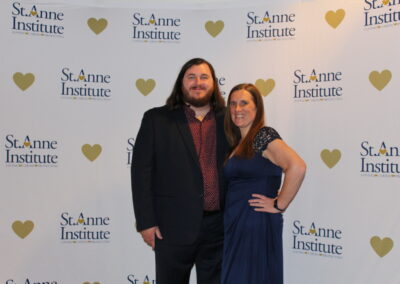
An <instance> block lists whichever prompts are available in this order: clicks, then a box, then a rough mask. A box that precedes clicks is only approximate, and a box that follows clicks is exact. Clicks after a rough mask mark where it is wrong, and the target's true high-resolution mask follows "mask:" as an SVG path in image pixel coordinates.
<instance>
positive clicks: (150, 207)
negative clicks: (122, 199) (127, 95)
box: [131, 111, 157, 231]
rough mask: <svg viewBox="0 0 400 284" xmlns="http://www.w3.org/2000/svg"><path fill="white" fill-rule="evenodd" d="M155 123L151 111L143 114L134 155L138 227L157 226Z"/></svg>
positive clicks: (133, 168) (134, 188)
mask: <svg viewBox="0 0 400 284" xmlns="http://www.w3.org/2000/svg"><path fill="white" fill-rule="evenodd" d="M154 139H155V137H154V125H153V121H152V118H151V113H149V111H148V112H146V113H145V114H144V115H143V119H142V124H141V126H140V129H139V132H138V134H137V137H136V142H135V146H134V149H133V155H132V166H131V182H132V197H133V207H134V212H135V218H136V229H137V230H138V231H142V230H144V229H147V228H150V227H153V226H157V221H156V217H155V212H154V204H153V194H154V193H153V189H152V179H153V176H152V175H153V169H154V154H155V153H154V151H155V145H154V142H155V141H154Z"/></svg>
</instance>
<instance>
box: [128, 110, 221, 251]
mask: <svg viewBox="0 0 400 284" xmlns="http://www.w3.org/2000/svg"><path fill="white" fill-rule="evenodd" d="M215 118H216V125H217V127H216V128H217V133H216V137H217V164H218V166H217V167H218V176H219V189H220V201H221V202H223V200H224V188H225V186H224V181H223V172H222V170H223V162H224V159H225V155H226V150H227V142H226V139H225V135H224V129H223V120H224V113H223V111H221V112H219V113H216V114H215ZM131 177H132V196H133V204H134V211H135V217H136V227H137V230H138V231H142V230H144V229H147V228H150V227H153V226H158V227H159V228H160V231H161V234H162V235H163V240H164V241H165V242H168V243H175V244H190V243H192V242H194V241H195V239H196V237H197V236H198V233H199V230H200V226H201V221H202V218H203V202H204V201H203V196H204V189H203V178H202V173H201V170H200V165H199V161H198V158H197V153H196V149H195V146H194V142H193V138H192V134H191V132H190V129H189V125H188V122H187V119H186V115H185V112H184V110H183V109H182V108H179V109H176V110H169V109H168V108H167V107H166V106H163V107H159V108H153V109H151V110H149V111H147V112H146V113H145V114H144V116H143V120H142V124H141V126H140V129H139V132H138V135H137V137H136V142H135V147H134V150H133V158H132V168H131ZM222 207H223V204H222V203H221V208H222Z"/></svg>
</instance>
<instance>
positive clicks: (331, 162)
mask: <svg viewBox="0 0 400 284" xmlns="http://www.w3.org/2000/svg"><path fill="white" fill-rule="evenodd" d="M341 156H342V154H341V153H340V151H339V150H338V149H334V150H333V151H329V150H328V149H324V150H322V151H321V159H322V161H323V162H324V163H325V165H327V166H328V168H330V169H331V168H333V167H334V166H335V165H336V164H337V162H339V160H340V157H341Z"/></svg>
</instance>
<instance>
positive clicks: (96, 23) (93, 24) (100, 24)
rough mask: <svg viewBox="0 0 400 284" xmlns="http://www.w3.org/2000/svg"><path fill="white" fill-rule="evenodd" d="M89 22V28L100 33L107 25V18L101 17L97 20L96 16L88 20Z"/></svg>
mask: <svg viewBox="0 0 400 284" xmlns="http://www.w3.org/2000/svg"><path fill="white" fill-rule="evenodd" d="M87 24H88V26H89V28H90V29H91V30H92V31H93V32H94V33H95V34H96V35H98V34H99V33H101V32H102V31H104V29H105V28H106V27H107V20H106V19H103V18H101V19H99V20H97V19H96V18H90V19H88V20H87Z"/></svg>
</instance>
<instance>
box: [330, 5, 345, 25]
mask: <svg viewBox="0 0 400 284" xmlns="http://www.w3.org/2000/svg"><path fill="white" fill-rule="evenodd" d="M345 14H346V12H345V11H344V10H343V9H339V10H336V12H334V11H328V12H326V14H325V20H326V21H327V23H328V24H329V25H330V26H331V27H332V28H334V29H336V28H337V26H339V25H340V23H341V22H342V21H343V19H344V16H345Z"/></svg>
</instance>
